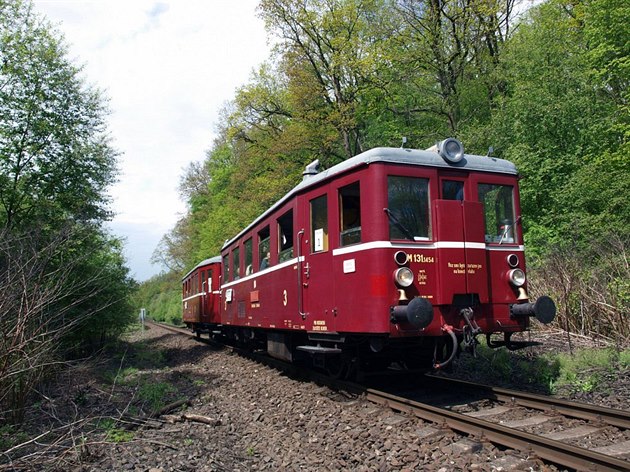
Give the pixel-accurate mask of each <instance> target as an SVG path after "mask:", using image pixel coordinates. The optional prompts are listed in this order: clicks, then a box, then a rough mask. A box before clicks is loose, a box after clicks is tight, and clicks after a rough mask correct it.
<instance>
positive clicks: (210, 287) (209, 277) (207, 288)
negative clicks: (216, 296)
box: [206, 270, 212, 293]
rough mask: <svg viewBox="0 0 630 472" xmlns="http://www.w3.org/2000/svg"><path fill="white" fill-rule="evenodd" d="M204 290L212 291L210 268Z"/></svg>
mask: <svg viewBox="0 0 630 472" xmlns="http://www.w3.org/2000/svg"><path fill="white" fill-rule="evenodd" d="M206 291H207V292H208V293H212V270H209V271H208V284H207V285H206Z"/></svg>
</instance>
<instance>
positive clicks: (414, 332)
mask: <svg viewBox="0 0 630 472" xmlns="http://www.w3.org/2000/svg"><path fill="white" fill-rule="evenodd" d="M474 157H475V158H477V159H487V161H488V162H487V163H485V164H484V165H485V167H484V166H481V168H479V167H477V168H475V167H474V166H471V167H468V166H467V165H463V164H460V165H459V166H458V167H455V168H454V167H451V166H448V165H447V166H432V165H423V164H422V163H413V162H404V163H403V162H401V163H396V162H378V163H373V164H371V165H370V167H369V169H366V170H364V171H361V172H357V173H355V174H354V175H353V178H354V179H355V182H353V183H351V184H350V185H345V186H343V187H340V188H339V190H338V194H339V202H340V207H339V220H340V226H339V229H340V235H339V246H340V247H339V248H337V249H335V250H334V251H333V256H334V257H333V261H332V262H333V273H334V274H335V289H334V296H335V298H336V303H335V315H336V317H335V330H336V331H338V332H372V333H379V332H381V333H387V335H388V336H389V337H391V338H409V337H417V336H443V335H444V334H445V333H447V332H454V333H455V334H456V335H457V336H460V337H463V336H466V335H470V336H475V335H477V334H481V333H493V332H504V333H505V332H508V333H510V332H517V331H523V330H525V329H527V327H528V323H529V316H528V315H530V316H531V315H532V314H533V311H532V310H533V308H531V309H530V310H529V311H527V310H523V312H519V311H518V310H514V309H513V307H514V306H517V305H519V306H520V305H522V304H523V303H525V302H527V300H528V296H527V292H526V280H525V261H524V253H523V251H524V247H523V244H522V230H521V225H520V207H519V196H518V178H517V175H516V172H515V171H514V172H513V173H508V172H493V171H492V159H491V158H481V157H480V156H474ZM391 161H395V160H394V159H392V160H391ZM471 161H474V160H473V159H472V158H471V157H469V158H468V162H471ZM464 164H466V162H464ZM350 180H351V179H350ZM350 186H352V187H353V188H354V189H355V192H354V193H352V192H350V190H349V187H350ZM344 192H345V193H344ZM346 194H348V195H350V194H356V197H355V198H354V202H355V204H356V205H358V206H359V207H360V208H358V209H355V210H354V211H355V212H357V213H358V214H359V215H360V221H362V222H363V224H362V225H357V226H356V227H348V228H346V227H345V226H344V221H345V220H344V218H345V217H344V212H345V209H344V195H346ZM350 226H351V225H350ZM553 311H554V312H555V308H553ZM350 313H352V316H349V314H350ZM377 313H378V314H377ZM384 313H387V315H384Z"/></svg>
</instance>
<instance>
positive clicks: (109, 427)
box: [98, 418, 134, 443]
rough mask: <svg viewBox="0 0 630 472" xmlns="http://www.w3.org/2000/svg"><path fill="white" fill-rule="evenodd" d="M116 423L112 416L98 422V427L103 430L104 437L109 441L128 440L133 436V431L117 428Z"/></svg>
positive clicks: (119, 441) (121, 441)
mask: <svg viewBox="0 0 630 472" xmlns="http://www.w3.org/2000/svg"><path fill="white" fill-rule="evenodd" d="M116 425H117V423H116V421H115V420H114V419H112V418H104V419H102V420H100V421H99V422H98V427H99V428H100V429H102V430H103V431H104V432H105V438H106V439H107V440H108V441H109V442H114V443H123V442H129V441H131V440H132V439H133V438H134V433H133V432H131V431H125V430H124V429H122V428H118V427H117V426H116Z"/></svg>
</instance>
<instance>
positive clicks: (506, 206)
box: [478, 184, 518, 244]
mask: <svg viewBox="0 0 630 472" xmlns="http://www.w3.org/2000/svg"><path fill="white" fill-rule="evenodd" d="M478 194H479V201H480V202H481V203H483V211H484V220H485V227H486V237H485V240H486V242H487V243H498V244H510V243H516V242H518V241H517V240H516V234H517V233H516V230H515V227H514V226H515V219H514V187H513V186H512V185H498V184H479V187H478Z"/></svg>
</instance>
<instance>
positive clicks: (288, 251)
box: [278, 210, 293, 262]
mask: <svg viewBox="0 0 630 472" xmlns="http://www.w3.org/2000/svg"><path fill="white" fill-rule="evenodd" d="M292 257H293V210H289V211H288V212H286V213H285V214H284V215H282V216H281V217H280V218H278V262H284V261H288V260H289V259H291V258H292Z"/></svg>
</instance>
